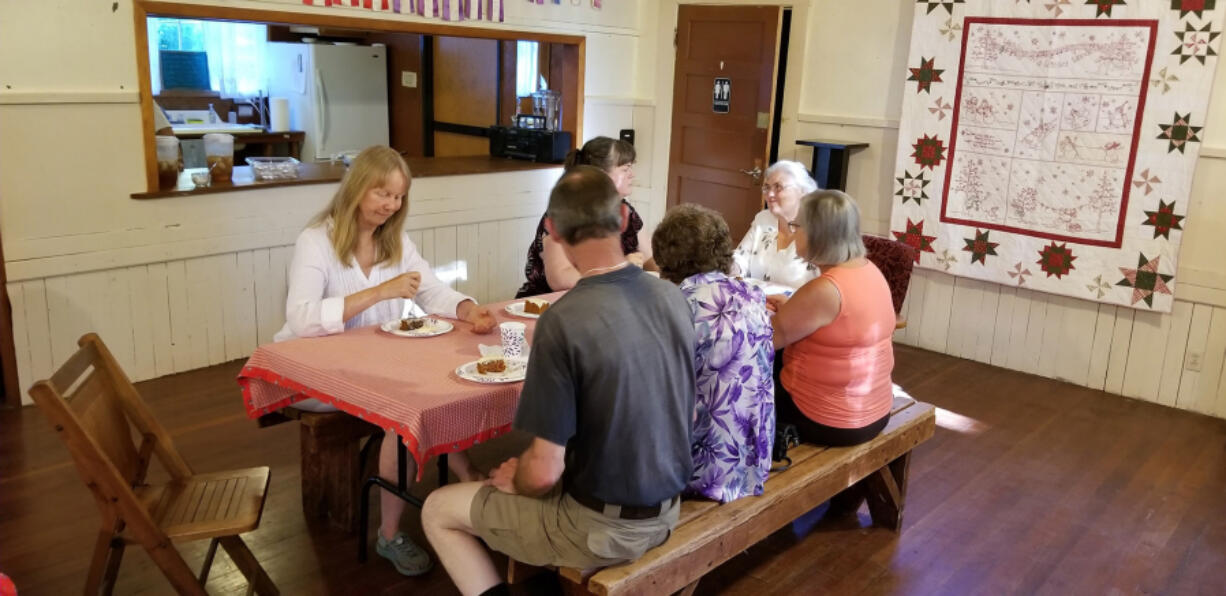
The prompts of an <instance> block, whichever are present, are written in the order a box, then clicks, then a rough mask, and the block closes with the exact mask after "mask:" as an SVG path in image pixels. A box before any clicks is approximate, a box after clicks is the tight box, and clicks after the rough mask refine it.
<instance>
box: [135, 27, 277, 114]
mask: <svg viewBox="0 0 1226 596" xmlns="http://www.w3.org/2000/svg"><path fill="white" fill-rule="evenodd" d="M147 29H148V35H149V72H150V75H151V76H150V78H151V79H152V85H153V94H154V95H157V94H158V93H161V91H162V77H161V72H162V69H161V59H160V55H161V51H162V50H182V51H191V52H205V53H206V54H207V55H208V63H209V87H210V88H211V89H212V90H213V91H217V92H219V93H221V95H222V96H223V97H251V96H255V95H258V94H259V93H260V92H262V91H265V90H266V89H267V75H266V73H265V70H264V47H265V44H267V43H268V41H267V40H268V27H267V26H266V25H261V24H253V23H223V22H215V21H193V20H186V19H163V18H157V17H150V18H149V20H148V27H147Z"/></svg>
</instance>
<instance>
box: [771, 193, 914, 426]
mask: <svg viewBox="0 0 1226 596" xmlns="http://www.w3.org/2000/svg"><path fill="white" fill-rule="evenodd" d="M788 226H790V227H791V228H792V229H793V230H794V231H795V232H797V234H796V239H795V242H796V251H797V254H798V255H803V256H804V257H805V258H806V259H808V261H809V262H811V263H813V264H814V265H817V266H818V267H820V268H821V271H822V274H821V277H818V278H817V279H814V280H812V281H810V282H808V283H806V284H805V285H803V286H801V287H800V289H799V290H797V291H796V293H795V294H793V295H792V296H791V298H788V297H785V296H770V297H768V298H767V300H768V301H769V302H770V304H771V306H772V307H773V308H774V309H775V311H776V314H775V316H774V320H773V322H772V325H773V327H774V332H775V339H774V343H775V348H776V349H780V348H784V347H786V348H787V350H786V351H785V352H784V355H783V370H782V372H781V373H780V375H779V381H780V382H779V383H776V384H775V387H776V396H775V412H776V418H777V420H778V424H780V425H783V424H793V425H795V426H796V428H797V430H798V431H799V434H800V437H801V439H803V440H805V441H807V442H811V443H817V444H820V445H832V446H841V445H855V444H857V443H863V442H865V441H868V440H869V439H872V438H873V437H875V436H877V434H878V433H880V432H881V429H883V428H885V425H886V423H887V422H889V419H890V408H891V405H892V404H893V383H892V382H891V380H890V373H891V372H892V371H893V369H894V348H893V344H892V343H891V339H892V337H893V334H894V317H895V315H894V305H893V302H892V301H891V299H890V287H889V285H888V284H887V283H886V281H885V277H884V276H882V275H881V272H880V271H879V270H878V269H877V267H876V266H875V265H873V264H872V263H871V262H869V260H868V259H866V258H865V256H864V255H865V250H864V242H863V240H861V238H860V209H859V207H857V206H856V202H855V200H853V199H852V198H851V197H850V196H847V195H846V194H844V193H842V192H839V191H837V190H819V191H816V192H813V193H810V194H809V195H807V196H806V197H805V198H804V199H803V203H802V204H801V208H800V213H799V214H798V216H797V219H796V221H793V222H789V223H788Z"/></svg>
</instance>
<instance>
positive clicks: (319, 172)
mask: <svg viewBox="0 0 1226 596" xmlns="http://www.w3.org/2000/svg"><path fill="white" fill-rule="evenodd" d="M405 161H407V162H408V163H409V171H411V172H412V173H413V178H429V177H431V176H460V175H465V174H494V173H498V172H518V171H521V170H540V169H546V168H561V167H562V166H561V164H552V163H537V162H532V161H522V160H515V159H503V158H499V157H491V156H488V155H472V156H463V157H410V158H406V159H405ZM190 171H204V169H203V168H198V169H195V170H189V171H184V172H182V173H180V174H179V186H178V188H175V189H167V190H157V191H153V192H137V193H132V198H133V199H165V198H171V197H190V196H195V195H203V194H210V193H219V192H237V191H244V190H258V189H265V188H275V187H278V186H298V185H302V184H328V183H332V182H337V181H339V180H340V179H341V176H343V175H344V174H345V167H344V166H343V165H342V164H341V163H340V162H336V163H328V162H322V163H303V164H300V165H299V167H298V177H297V178H294V179H290V180H260V181H256V180H255V178H254V176H253V174H252V173H251V168H250V167H249V166H235V167H234V175H233V176H232V179H231V180H230V181H229V182H221V183H217V182H214V183H212V184H210V185H209V186H206V187H203V188H195V187H194V185H193V184H192V180H191V174H190Z"/></svg>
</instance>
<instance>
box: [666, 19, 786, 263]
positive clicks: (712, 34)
mask: <svg viewBox="0 0 1226 596" xmlns="http://www.w3.org/2000/svg"><path fill="white" fill-rule="evenodd" d="M779 19H780V11H779V7H777V6H696V5H682V6H681V7H680V8H679V11H678V14H677V60H676V70H675V72H674V75H673V120H672V122H673V126H672V147H671V149H670V153H669V159H668V205H669V206H672V205H676V204H678V203H697V204H699V205H703V206H705V207H709V208H711V209H714V210H716V211H718V212H720V213H722V214H723V216H724V219H726V220H728V227H729V228H730V230H731V232H732V237H733V240H734V241H739V240H740V238H741V236H743V235H744V234H745V231H746V230H748V229H749V223H750V222H751V221H752V220H753V217H754V215H755V214H757V212H758V211H760V210H761V209H762V194H761V183H762V176H761V172H762V171H763V170H765V169H766V166H767V163H766V160H767V155H768V152H769V150H770V147H769V140H770V130H769V129H770V122H771V117H770V116H771V108H772V105H773V96H774V86H775V60H776V50H777V47H778V44H779ZM725 83H726V84H725ZM721 99H722V100H724V101H723V102H721V101H720V100H721ZM724 102H726V103H724ZM719 103H724V105H717V104H719ZM724 110H726V112H725V111H724Z"/></svg>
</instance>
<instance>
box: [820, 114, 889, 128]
mask: <svg viewBox="0 0 1226 596" xmlns="http://www.w3.org/2000/svg"><path fill="white" fill-rule="evenodd" d="M796 119H797V120H798V121H800V122H808V123H811V124H840V125H844V126H859V127H862V128H892V129H896V128H898V120H892V119H887V118H875V117H872V116H843V115H840V114H812V113H805V112H801V113H800V114H799V115H797V117H796Z"/></svg>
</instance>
